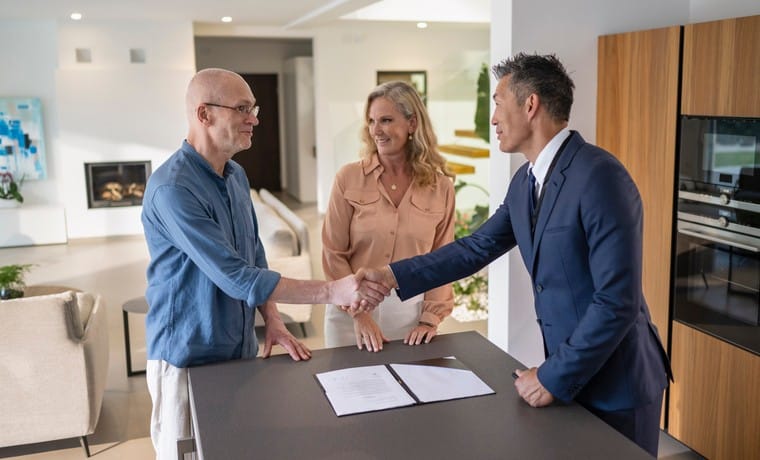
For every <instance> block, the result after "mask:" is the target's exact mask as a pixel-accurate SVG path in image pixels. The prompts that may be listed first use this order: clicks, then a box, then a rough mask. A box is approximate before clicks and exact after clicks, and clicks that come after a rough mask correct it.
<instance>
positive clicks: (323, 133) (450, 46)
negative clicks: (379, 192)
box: [314, 21, 488, 212]
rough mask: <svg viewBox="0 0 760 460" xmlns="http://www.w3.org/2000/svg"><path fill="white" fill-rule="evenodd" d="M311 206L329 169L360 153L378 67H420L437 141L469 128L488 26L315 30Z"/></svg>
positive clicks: (324, 191)
mask: <svg viewBox="0 0 760 460" xmlns="http://www.w3.org/2000/svg"><path fill="white" fill-rule="evenodd" d="M314 32H315V35H314V85H315V86H314V91H315V95H316V101H315V104H316V130H317V171H318V172H317V174H318V178H319V179H318V190H317V206H318V209H319V211H320V212H324V211H325V208H326V206H327V200H328V198H329V193H330V187H331V186H332V181H333V177H335V172H336V171H337V170H338V168H340V167H341V166H342V165H344V164H345V163H348V162H351V161H356V160H357V159H358V158H359V147H360V142H359V129H360V128H361V126H362V123H361V121H362V119H363V117H364V115H363V110H364V103H365V101H366V97H367V94H368V93H369V92H370V91H371V90H372V88H374V87H375V85H376V72H377V71H378V70H426V71H427V86H428V111H429V113H430V116H431V119H432V121H433V127H434V129H435V131H436V134H437V135H438V137H439V139H438V140H439V142H440V143H447V142H451V141H452V139H453V136H454V130H455V129H466V128H473V127H474V121H473V117H474V114H475V96H476V89H477V76H478V72H479V70H480V65H481V63H483V62H486V61H487V60H488V27H487V26H482V25H481V26H464V25H460V26H437V25H436V24H431V26H430V27H429V28H428V29H425V30H420V29H417V28H416V27H415V25H414V23H382V24H379V23H373V22H358V21H348V22H341V23H337V24H331V25H330V27H325V28H320V29H315V30H314Z"/></svg>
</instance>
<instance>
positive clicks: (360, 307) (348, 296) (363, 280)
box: [331, 268, 393, 313]
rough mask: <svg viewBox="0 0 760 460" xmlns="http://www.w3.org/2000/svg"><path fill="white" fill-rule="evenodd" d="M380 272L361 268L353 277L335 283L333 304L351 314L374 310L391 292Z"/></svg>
mask: <svg viewBox="0 0 760 460" xmlns="http://www.w3.org/2000/svg"><path fill="white" fill-rule="evenodd" d="M392 287H393V286H391V285H389V284H388V282H387V281H386V280H385V277H384V276H383V275H382V274H381V273H380V270H373V269H364V268H361V269H359V271H357V272H356V273H355V274H353V275H348V276H346V277H343V278H341V279H339V280H336V281H333V283H332V291H333V294H332V296H331V298H332V303H334V304H335V305H340V306H341V307H340V308H341V309H343V310H344V311H349V312H351V313H359V312H367V311H372V310H374V309H375V308H376V307H377V306H378V305H380V302H382V301H383V300H384V299H385V298H386V297H387V296H388V294H390V292H391V288H392Z"/></svg>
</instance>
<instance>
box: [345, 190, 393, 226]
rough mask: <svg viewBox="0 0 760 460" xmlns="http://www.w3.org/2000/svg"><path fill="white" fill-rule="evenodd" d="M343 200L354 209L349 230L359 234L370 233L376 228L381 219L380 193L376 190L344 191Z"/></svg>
mask: <svg viewBox="0 0 760 460" xmlns="http://www.w3.org/2000/svg"><path fill="white" fill-rule="evenodd" d="M343 196H344V198H345V199H346V201H348V203H349V204H350V205H351V207H352V208H354V215H353V217H352V218H351V228H352V229H353V230H355V231H359V232H370V231H373V230H375V229H376V228H377V225H378V221H379V219H382V218H383V216H382V214H381V209H380V192H378V191H377V190H346V191H345V192H344V194H343Z"/></svg>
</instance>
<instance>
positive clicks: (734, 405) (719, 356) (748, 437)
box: [668, 322, 760, 460]
mask: <svg viewBox="0 0 760 460" xmlns="http://www.w3.org/2000/svg"><path fill="white" fill-rule="evenodd" d="M672 356H673V358H672V363H671V364H672V366H673V375H674V376H675V382H673V384H671V386H670V417H669V425H668V432H669V433H670V434H671V435H672V436H674V437H675V438H677V439H679V440H681V442H683V443H684V444H686V445H688V446H690V447H691V448H692V449H694V450H696V451H697V452H699V453H700V454H702V455H704V456H706V457H707V458H710V459H712V460H721V459H726V460H731V459H750V458H758V456H760V391H758V382H760V356H757V355H755V354H752V353H750V352H747V351H744V350H742V349H740V348H737V347H735V346H733V345H730V344H728V343H726V342H724V341H722V340H718V339H716V338H714V337H712V336H709V335H707V334H704V333H702V332H700V331H698V330H696V329H693V328H691V327H689V326H685V325H683V324H681V323H678V322H674V323H673V331H672Z"/></svg>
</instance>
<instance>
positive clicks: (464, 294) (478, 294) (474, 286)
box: [452, 180, 489, 321]
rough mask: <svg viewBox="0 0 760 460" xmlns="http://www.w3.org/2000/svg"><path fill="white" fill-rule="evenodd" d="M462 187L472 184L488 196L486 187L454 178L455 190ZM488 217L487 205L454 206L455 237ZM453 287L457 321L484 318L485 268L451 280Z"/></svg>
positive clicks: (464, 234) (465, 233) (457, 190)
mask: <svg viewBox="0 0 760 460" xmlns="http://www.w3.org/2000/svg"><path fill="white" fill-rule="evenodd" d="M465 187H475V188H477V189H478V190H480V191H482V192H483V193H484V194H485V195H486V197H488V195H489V194H488V191H487V190H486V189H484V188H483V187H481V186H480V185H478V184H473V183H468V182H464V181H461V180H460V181H457V183H456V184H454V193H459V191H460V190H462V189H463V188H465ZM487 219H488V206H487V205H475V207H474V208H473V209H472V210H471V211H470V212H461V211H460V210H458V209H457V210H456V220H455V221H454V238H455V239H459V238H464V237H465V236H467V235H469V234H470V233H472V232H474V231H475V230H477V229H478V227H480V226H481V225H482V224H483V222H485V221H486V220H487ZM452 288H453V290H454V304H455V305H456V307H455V308H454V312H452V315H453V316H454V317H455V318H456V319H457V320H458V321H472V320H478V319H485V318H486V317H487V315H488V269H487V268H484V269H483V270H481V271H479V272H478V273H474V274H472V275H470V276H468V277H466V278H463V279H461V280H458V281H455V282H454V283H452Z"/></svg>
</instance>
